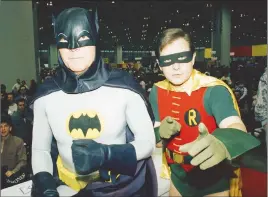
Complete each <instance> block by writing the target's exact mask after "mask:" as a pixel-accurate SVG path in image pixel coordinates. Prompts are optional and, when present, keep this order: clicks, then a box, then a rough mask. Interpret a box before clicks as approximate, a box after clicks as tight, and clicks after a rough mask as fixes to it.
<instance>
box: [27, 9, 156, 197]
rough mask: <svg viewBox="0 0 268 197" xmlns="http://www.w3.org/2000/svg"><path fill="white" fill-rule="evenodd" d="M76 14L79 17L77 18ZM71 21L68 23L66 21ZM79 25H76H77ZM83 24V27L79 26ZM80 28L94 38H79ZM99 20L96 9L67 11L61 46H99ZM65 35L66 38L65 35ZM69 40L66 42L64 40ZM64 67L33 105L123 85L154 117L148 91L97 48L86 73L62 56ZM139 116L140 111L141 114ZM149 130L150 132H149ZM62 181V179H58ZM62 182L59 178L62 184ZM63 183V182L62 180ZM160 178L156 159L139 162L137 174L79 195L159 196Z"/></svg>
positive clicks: (58, 32) (58, 27) (129, 136)
mask: <svg viewBox="0 0 268 197" xmlns="http://www.w3.org/2000/svg"><path fill="white" fill-rule="evenodd" d="M73 16H75V17H73ZM66 23H67V24H66ZM74 25H75V26H74ZM77 27H79V28H80V30H79V28H77ZM77 29H78V30H79V32H83V34H82V35H81V34H79V36H80V37H81V36H87V37H89V38H90V39H89V40H85V41H79V40H78V39H79V36H78V33H77V32H76V31H77ZM97 34H98V23H97V14H96V11H95V12H93V11H88V10H85V9H82V8H71V9H67V10H65V11H63V12H62V13H61V14H60V15H59V16H58V17H57V20H56V23H55V36H56V40H57V47H58V48H68V49H74V48H78V47H82V46H96V45H97V44H96V42H97V38H96V37H97ZM62 36H64V37H62ZM62 38H63V39H66V40H67V41H68V42H65V43H62V42H60V39H62ZM59 64H60V66H59V67H58V68H57V70H56V74H55V76H53V77H52V78H50V79H47V80H46V81H45V82H44V83H43V84H41V86H40V87H39V88H38V90H37V92H36V94H35V96H34V97H33V100H32V101H31V104H30V106H32V105H33V103H34V101H35V100H36V99H38V98H40V97H44V96H46V95H49V94H51V93H53V92H56V91H60V90H62V91H64V92H65V93H67V94H80V93H85V92H90V91H94V90H96V89H98V88H100V87H102V86H107V87H112V88H123V89H128V90H130V91H133V92H135V93H137V94H139V95H140V96H141V97H142V99H143V100H144V102H145V104H146V107H147V110H148V113H149V115H150V117H151V120H152V121H153V122H154V116H153V113H152V109H151V107H150V104H149V102H148V101H147V98H146V96H145V95H146V94H145V92H144V91H143V89H142V88H141V87H140V85H139V84H138V83H137V82H136V81H135V80H134V78H133V77H132V76H131V75H130V74H128V73H127V72H124V71H122V70H116V69H111V68H110V66H107V65H105V64H104V63H103V61H102V59H101V57H100V51H99V50H98V49H96V55H95V60H94V62H93V63H92V65H91V66H90V67H89V68H88V70H87V71H86V72H84V73H83V74H82V75H76V74H74V73H73V71H71V70H70V69H69V68H67V67H66V65H65V64H64V62H63V60H62V59H61V57H60V55H59ZM137 115H138V114H137ZM126 127H127V128H126V131H127V132H126V140H127V143H128V142H131V141H133V140H134V136H133V133H132V132H131V130H130V129H129V127H128V126H126ZM145 132H146V131H145ZM58 154H59V153H58V149H57V145H56V141H55V140H53V141H52V148H51V156H52V160H53V165H54V175H53V176H54V178H55V179H56V180H57V179H58V176H57V168H56V159H57V157H58ZM58 180H59V179H58ZM59 182H60V181H58V183H59ZM61 184H63V183H61ZM157 191H158V189H157V177H156V172H155V168H154V164H153V161H152V158H151V157H150V158H148V159H145V160H140V161H138V165H137V170H136V173H135V175H134V176H133V177H131V176H122V178H120V179H119V180H118V181H117V182H116V183H109V182H94V183H91V184H88V185H87V186H86V187H85V188H84V189H82V190H80V191H79V192H78V193H77V194H76V195H75V196H104V197H106V196H107V197H109V196H157Z"/></svg>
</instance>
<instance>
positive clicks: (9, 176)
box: [0, 59, 268, 188]
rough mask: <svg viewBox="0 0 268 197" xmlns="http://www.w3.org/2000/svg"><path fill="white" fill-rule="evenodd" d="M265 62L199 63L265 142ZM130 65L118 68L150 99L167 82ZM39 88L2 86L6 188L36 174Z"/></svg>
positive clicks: (147, 68)
mask: <svg viewBox="0 0 268 197" xmlns="http://www.w3.org/2000/svg"><path fill="white" fill-rule="evenodd" d="M264 60H265V59H261V60H260V61H255V62H253V63H252V62H250V63H249V62H246V61H233V62H232V63H231V66H230V68H229V67H225V66H224V65H218V66H217V65H215V64H214V65H213V63H212V64H211V63H210V62H208V63H196V69H197V70H200V71H201V72H203V73H205V74H206V75H210V76H214V77H217V78H219V79H221V80H223V81H224V82H225V83H226V84H228V85H229V86H230V87H231V88H232V90H233V92H234V93H235V95H236V99H237V101H238V104H239V107H240V110H241V116H242V119H243V121H244V123H245V124H246V126H247V129H248V131H249V132H251V133H252V135H254V136H256V137H258V138H260V139H262V140H263V142H265V135H266V133H265V130H267V115H268V114H267V105H268V96H267V94H268V86H267V85H268V84H267V83H268V69H267V68H266V62H265V61H264ZM126 65H127V66H125V67H124V68H122V67H121V66H118V67H119V69H125V70H126V71H127V72H129V73H131V74H132V75H133V76H134V77H135V78H136V80H137V81H138V82H139V83H140V85H141V86H142V88H143V89H144V90H145V91H146V92H147V93H148V95H149V92H150V90H151V88H152V86H153V84H154V83H156V82H158V81H161V80H163V79H165V78H164V76H163V74H162V72H161V71H160V69H159V67H158V65H157V64H156V63H152V64H151V65H141V66H139V67H138V68H137V67H134V66H133V63H127V64H126ZM56 70H57V69H55V68H54V69H49V68H42V69H41V72H40V83H42V82H43V81H44V80H45V79H47V78H50V77H52V76H53V75H54V74H55V73H56ZM37 87H38V83H37V82H36V81H35V80H31V81H29V82H28V83H27V82H26V81H25V80H22V79H17V80H16V82H15V84H14V85H13V87H12V89H11V90H7V88H6V86H5V85H4V84H1V127H0V128H1V136H2V138H1V139H2V143H1V144H2V147H1V159H2V161H3V162H2V172H3V173H2V188H4V187H9V186H11V185H14V184H18V183H20V182H24V181H25V180H27V179H29V178H30V176H31V174H32V172H31V160H30V158H31V140H32V126H33V112H32V110H31V109H30V108H29V102H30V100H31V97H32V96H33V95H34V94H35V92H36V90H37ZM265 128H266V129H265ZM3 142H4V143H3Z"/></svg>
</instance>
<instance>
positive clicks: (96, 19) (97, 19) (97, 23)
mask: <svg viewBox="0 0 268 197" xmlns="http://www.w3.org/2000/svg"><path fill="white" fill-rule="evenodd" d="M94 20H95V26H96V31H97V33H99V27H100V26H99V18H98V10H97V8H96V9H95V12H94Z"/></svg>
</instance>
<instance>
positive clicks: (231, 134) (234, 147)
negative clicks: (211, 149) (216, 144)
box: [212, 128, 260, 159]
mask: <svg viewBox="0 0 268 197" xmlns="http://www.w3.org/2000/svg"><path fill="white" fill-rule="evenodd" d="M212 135H213V136H214V137H216V138H217V139H218V140H220V141H221V142H222V143H223V144H224V146H225V147H226V149H227V151H228V152H229V154H230V156H231V159H234V158H236V157H238V156H240V155H242V154H243V153H245V152H247V151H249V150H251V149H253V148H255V147H257V146H259V145H260V141H259V140H257V139H256V138H255V137H253V136H252V135H250V134H248V133H246V132H243V131H241V130H239V129H233V128H225V129H220V128H218V129H216V130H215V131H214V132H213V133H212Z"/></svg>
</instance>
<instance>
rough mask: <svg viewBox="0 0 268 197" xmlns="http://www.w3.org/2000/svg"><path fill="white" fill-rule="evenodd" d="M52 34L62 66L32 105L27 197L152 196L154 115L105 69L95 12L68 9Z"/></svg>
mask: <svg viewBox="0 0 268 197" xmlns="http://www.w3.org/2000/svg"><path fill="white" fill-rule="evenodd" d="M54 28H55V37H56V41H57V47H58V49H59V64H60V66H59V68H58V70H57V72H56V75H55V76H54V77H52V78H50V79H48V80H46V81H45V82H44V83H43V84H42V86H41V87H40V88H39V89H38V91H37V94H36V95H35V97H34V99H33V101H32V102H31V107H32V108H33V110H34V123H33V143H32V168H33V174H34V176H33V189H32V195H33V196H38V197H40V196H45V197H48V196H50V197H51V196H63V195H65V196H66V195H67V196H72V195H74V196H107V197H108V196H156V195H157V179H156V173H155V169H154V166H153V163H152V159H151V155H152V153H153V151H154V147H155V138H154V128H153V114H152V112H151V108H150V107H149V104H148V102H147V101H146V98H145V96H144V94H143V92H142V88H141V87H140V86H139V85H138V84H137V83H136V81H134V79H133V78H132V76H130V75H129V74H127V73H126V72H123V71H119V70H112V69H111V68H110V67H108V66H104V63H103V61H102V59H101V57H100V51H99V50H98V49H97V42H98V34H99V26H98V19H97V12H96V11H95V10H85V9H82V8H70V9H66V10H64V11H62V12H61V13H60V14H59V15H58V17H57V19H56V21H55V22H54ZM53 137H54V138H53ZM52 139H55V140H54V141H52ZM53 142H55V143H53ZM55 162H56V166H55V165H53V164H55ZM60 188H61V189H60ZM61 191H64V192H65V193H64V194H63V193H61ZM66 191H67V194H66Z"/></svg>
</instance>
